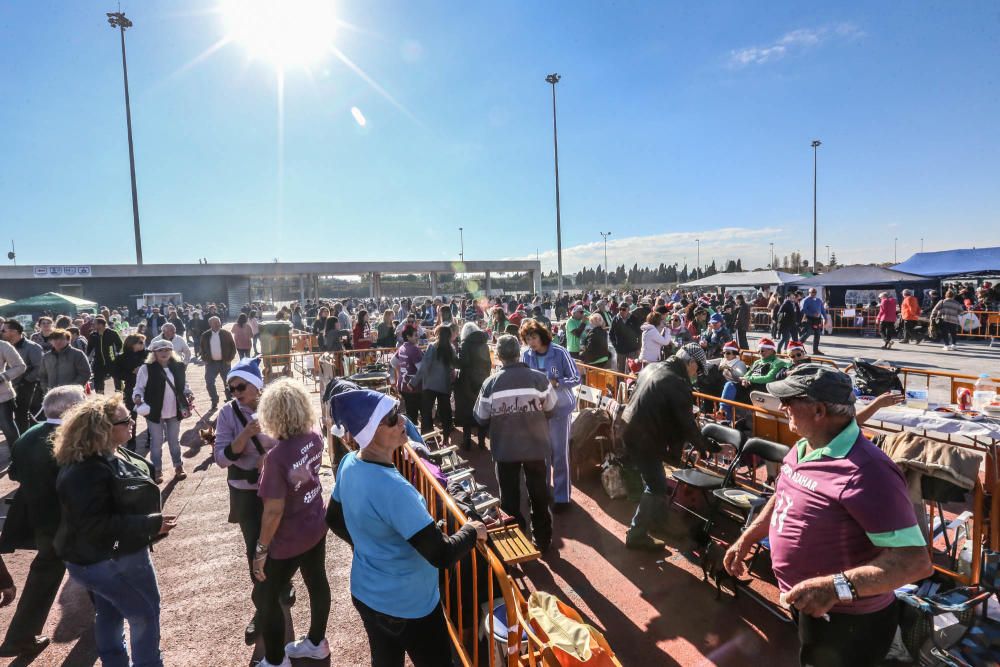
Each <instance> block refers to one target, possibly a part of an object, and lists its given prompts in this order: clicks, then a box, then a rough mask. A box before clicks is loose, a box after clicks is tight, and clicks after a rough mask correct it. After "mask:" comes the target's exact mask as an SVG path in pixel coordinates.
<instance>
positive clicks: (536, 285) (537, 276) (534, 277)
mask: <svg viewBox="0 0 1000 667" xmlns="http://www.w3.org/2000/svg"><path fill="white" fill-rule="evenodd" d="M528 275H529V276H531V288H532V291H533V292H534V293H535V294H541V293H542V272H541V271H528Z"/></svg>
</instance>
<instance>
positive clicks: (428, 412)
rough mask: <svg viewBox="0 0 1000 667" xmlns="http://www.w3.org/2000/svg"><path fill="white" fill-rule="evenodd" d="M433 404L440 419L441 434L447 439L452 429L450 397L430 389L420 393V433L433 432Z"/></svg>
mask: <svg viewBox="0 0 1000 667" xmlns="http://www.w3.org/2000/svg"><path fill="white" fill-rule="evenodd" d="M435 403H437V410H438V416H439V417H441V432H442V433H444V435H445V437H446V438H447V437H448V434H449V433H451V431H452V429H453V428H454V427H453V425H452V418H451V395H450V394H441V393H438V392H436V391H431V390H430V389H424V390H423V392H421V404H420V432H421V433H429V432H430V431H433V430H434V404H435ZM445 444H447V443H445Z"/></svg>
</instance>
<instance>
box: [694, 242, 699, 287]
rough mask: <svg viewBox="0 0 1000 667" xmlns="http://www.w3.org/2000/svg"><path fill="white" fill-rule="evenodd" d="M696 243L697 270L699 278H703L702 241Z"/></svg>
mask: <svg viewBox="0 0 1000 667" xmlns="http://www.w3.org/2000/svg"><path fill="white" fill-rule="evenodd" d="M694 242H695V243H696V244H697V245H698V264H697V266H695V269H697V270H698V277H699V278H701V239H695V240H694Z"/></svg>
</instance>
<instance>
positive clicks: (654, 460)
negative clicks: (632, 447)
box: [629, 456, 669, 535]
mask: <svg viewBox="0 0 1000 667" xmlns="http://www.w3.org/2000/svg"><path fill="white" fill-rule="evenodd" d="M631 458H632V462H633V463H634V464H635V467H636V468H638V470H639V475H641V476H642V483H643V484H644V485H645V488H644V489H643V490H642V497H641V498H640V499H639V507H638V508H636V510H635V516H633V517H632V524H631V526H630V527H629V532H632V531H635V533H636V534H640V535H644V534H646V533H648V531H649V528H650V526H651V525H652V524H653V521H654V520H655V519H657V518H661V519H662V518H664V517H663V516H662V514H663V513H665V512H666V502H665V501H666V499H667V493H668V492H669V489H668V488H667V473H666V471H665V470H664V469H663V461H662V460H661V459H660V458H659V457H658V456H632V457H631ZM657 514H661V516H660V517H657V516H656V515H657Z"/></svg>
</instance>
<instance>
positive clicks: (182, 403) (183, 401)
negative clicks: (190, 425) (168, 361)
mask: <svg viewBox="0 0 1000 667" xmlns="http://www.w3.org/2000/svg"><path fill="white" fill-rule="evenodd" d="M157 365H159V364H157ZM160 369H161V370H162V371H163V379H164V380H166V381H167V384H169V385H170V391H172V392H174V397H175V398H176V400H177V407H178V408H179V413H180V414H179V415H178V416H179V417H180V418H181V419H187V418H188V417H190V416H191V399H190V398H188V396H186V395H185V396H178V395H177V387H175V386H174V381H173V380H172V379H171V377H170V373H168V372H167V369H166V368H163V366H160Z"/></svg>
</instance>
